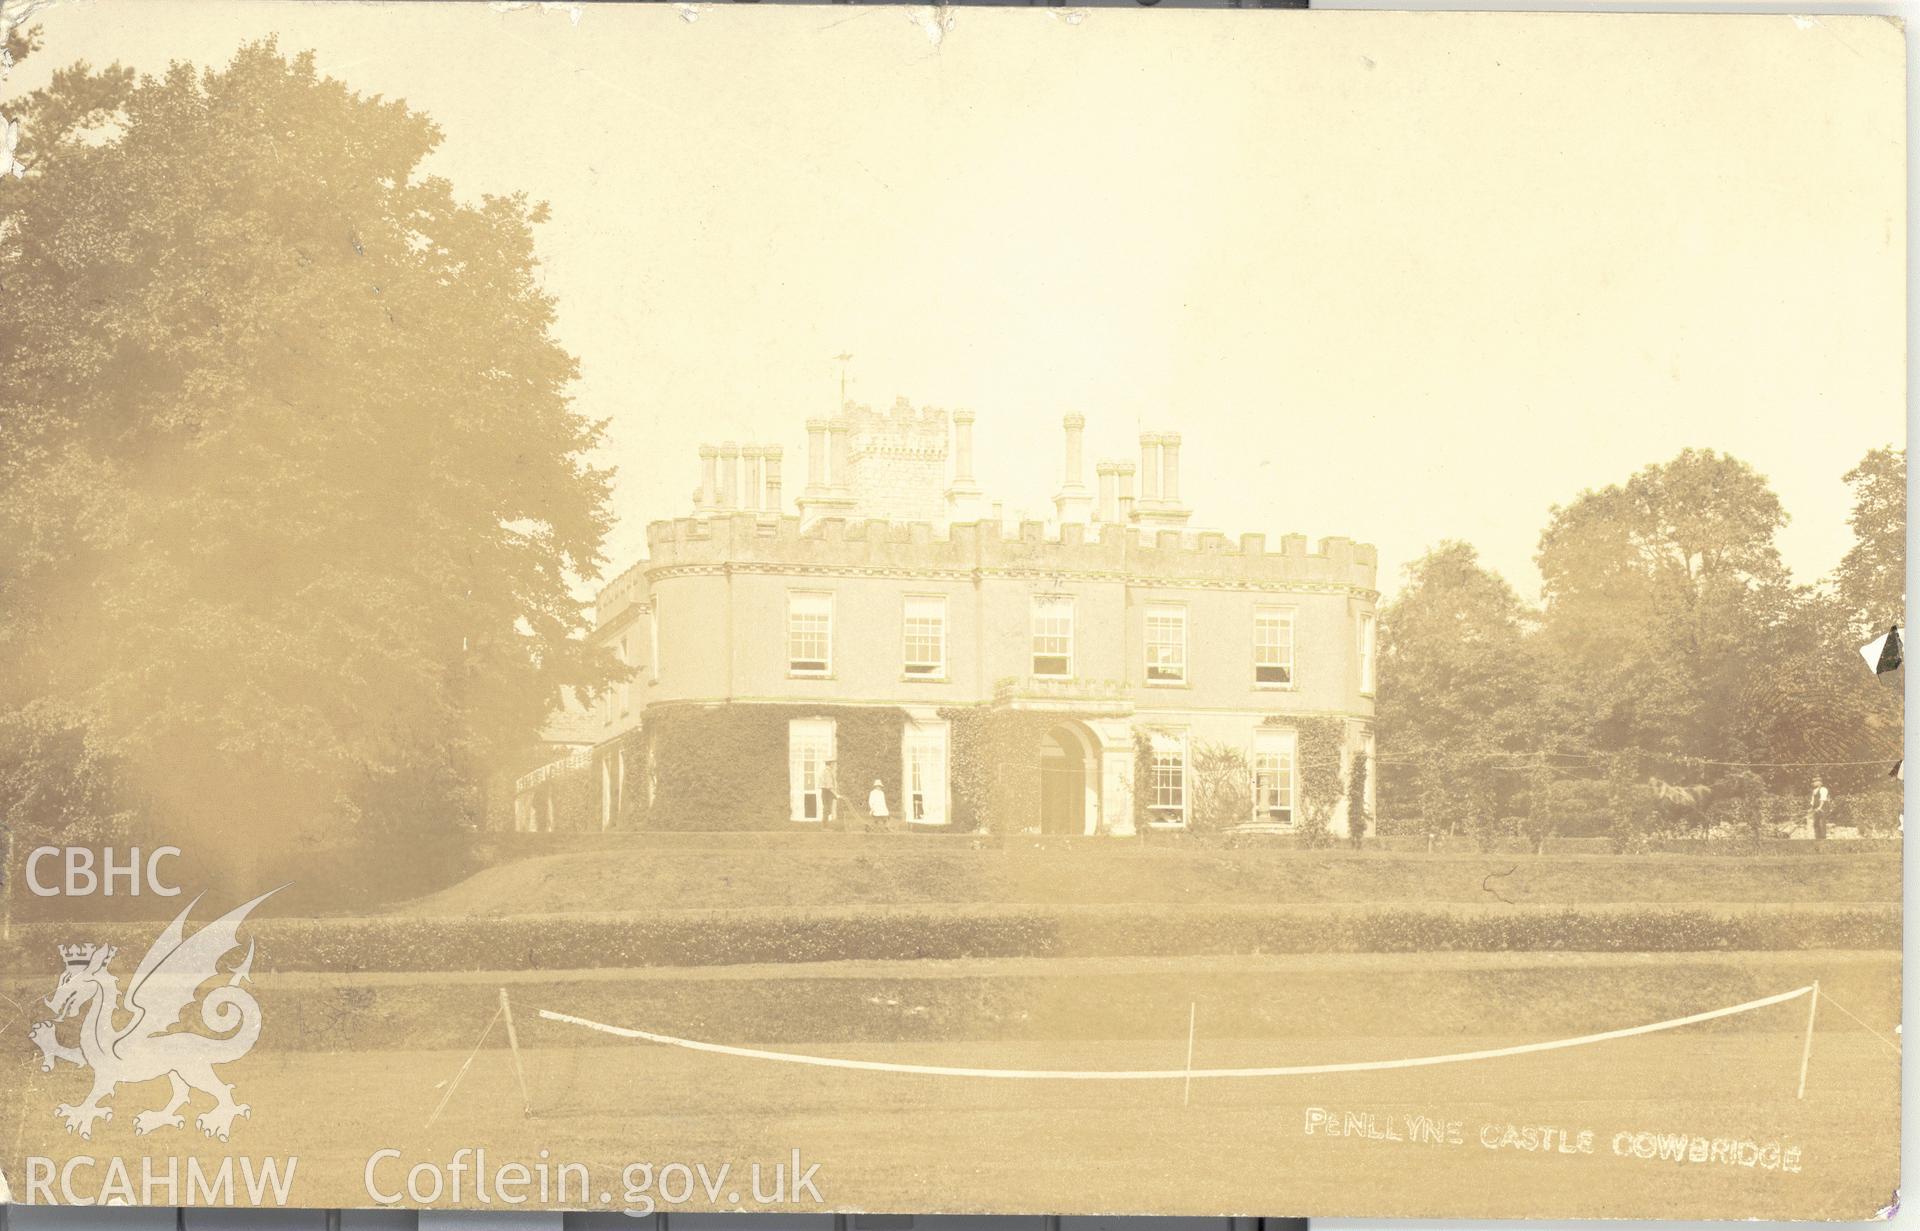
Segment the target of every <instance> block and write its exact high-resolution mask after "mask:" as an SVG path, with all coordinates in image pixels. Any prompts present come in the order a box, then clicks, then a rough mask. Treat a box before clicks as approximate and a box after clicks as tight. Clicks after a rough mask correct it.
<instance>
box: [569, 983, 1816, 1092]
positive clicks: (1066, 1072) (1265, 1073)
mask: <svg viewBox="0 0 1920 1231" xmlns="http://www.w3.org/2000/svg"><path fill="white" fill-rule="evenodd" d="M1812 990H1813V987H1812V985H1811V984H1809V985H1808V986H1806V987H1796V988H1794V989H1793V990H1792V991H1790V992H1781V993H1779V994H1778V995H1774V996H1766V997H1763V998H1761V999H1759V1000H1749V1001H1747V1002H1746V1003H1745V1004H1736V1005H1731V1006H1729V1007H1727V1008H1724V1009H1710V1010H1708V1011H1707V1012H1705V1013H1695V1014H1693V1015H1691V1016H1689V1017H1676V1018H1673V1019H1672V1020H1671V1021H1664V1022H1654V1023H1653V1024H1652V1025H1650V1026H1628V1027H1626V1028H1625V1029H1622V1030H1608V1031H1606V1032H1604V1033H1601V1034H1583V1035H1581V1036H1580V1037H1579V1038H1577V1039H1553V1040H1550V1041H1548V1042H1545V1043H1522V1044H1519V1045H1518V1046H1515V1047H1493V1048H1488V1049H1487V1050H1485V1051H1463V1052H1453V1053H1452V1054H1450V1055H1445V1056H1415V1057H1412V1058H1410V1059H1405V1060H1354V1061H1348V1062H1347V1063H1344V1064H1285V1065H1275V1066H1272V1067H1269V1068H1253V1069H1106V1070H1103V1069H976V1068H959V1067H954V1066H949V1065H944V1064H895V1063H892V1062H890V1061H885V1060H849V1059H845V1058H843V1057H840V1056H807V1055H801V1054H799V1053H797V1052H785V1051H762V1050H760V1049H759V1048H757V1047H731V1046H728V1045H727V1044H725V1043H703V1042H701V1041H700V1040H698V1039H681V1038H676V1037H674V1036H673V1035H670V1034H655V1033H653V1032H652V1031H649V1030H635V1029H633V1028H632V1027H630V1026H609V1025H607V1024H606V1023H605V1022H596V1021H591V1020H589V1019H587V1018H584V1017H575V1016H573V1015H572V1014H570V1013H555V1012H553V1011H552V1010H550V1009H542V1010H540V1016H542V1017H544V1018H546V1019H547V1020H548V1021H554V1022H566V1023H567V1024H569V1025H573V1026H585V1027H586V1028H587V1029H589V1030H597V1031H599V1032H600V1033H602V1034H611V1035H614V1036H616V1037H618V1038H623V1039H643V1040H645V1041H646V1042H649V1043H664V1044H666V1045H667V1046H669V1047H684V1048H687V1049H688V1050H690V1051H704V1052H713V1053H715V1054H716V1055H721V1056H742V1057H745V1058H746V1059H749V1060H780V1061H784V1062H786V1063H788V1064H811V1065H814V1066H816V1067H818V1068H823V1069H863V1070H865V1071H868V1072H873V1073H919V1074H921V1075H923V1076H927V1077H1010V1078H1022V1079H1025V1080H1028V1081H1171V1080H1176V1079H1185V1078H1188V1077H1306V1076H1311V1075H1313V1074H1316V1073H1361V1072H1368V1071H1371V1070H1375V1069H1415V1068H1421V1067H1423V1066H1425V1065H1430V1064H1459V1063H1461V1062H1462V1061H1466V1060H1495V1059H1498V1058H1499V1057H1501V1056H1519V1055H1524V1054H1525V1053H1527V1052H1536V1051H1554V1050H1556V1049H1558V1048H1562V1047H1582V1046H1585V1045H1586V1044H1588V1043H1604V1042H1606V1041H1607V1040H1608V1039H1624V1038H1628V1037H1630V1036H1632V1035H1636V1034H1651V1033H1653V1032H1654V1031H1656V1030H1673V1029H1677V1028H1678V1027H1681V1026H1691V1025H1693V1024H1694V1023H1695V1022H1704V1021H1711V1020H1712V1019H1714V1018H1716V1017H1731V1016H1732V1015H1733V1014H1735V1013H1746V1012H1748V1011H1750V1010H1753V1009H1764V1008H1766V1007H1767V1006H1768V1005H1775V1004H1783V1003H1785V1002H1786V1001H1789V1000H1793V999H1796V998H1798V997H1800V996H1804V995H1806V994H1807V993H1808V992H1811V991H1812Z"/></svg>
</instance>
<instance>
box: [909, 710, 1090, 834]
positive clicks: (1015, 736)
mask: <svg viewBox="0 0 1920 1231" xmlns="http://www.w3.org/2000/svg"><path fill="white" fill-rule="evenodd" d="M940 717H941V718H943V719H945V720H946V721H947V724H948V725H947V730H948V737H949V764H950V766H951V768H950V770H949V772H950V773H951V775H952V779H953V783H952V785H953V827H954V828H955V829H958V830H963V831H992V832H994V833H1019V832H1021V831H1022V830H1025V829H1030V828H1034V827H1036V826H1038V825H1039V823H1040V746H1041V742H1042V741H1044V740H1045V739H1046V738H1047V732H1048V731H1049V730H1050V729H1051V728H1053V727H1054V726H1056V725H1057V724H1058V723H1059V721H1060V717H1059V715H1057V714H1047V713H1042V712H1038V711H1030V710H995V709H985V708H981V707H978V706H949V707H946V708H944V709H942V710H940ZM1091 772H1094V773H1098V772H1099V770H1098V767H1091Z"/></svg>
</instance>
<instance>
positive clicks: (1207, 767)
mask: <svg viewBox="0 0 1920 1231" xmlns="http://www.w3.org/2000/svg"><path fill="white" fill-rule="evenodd" d="M1192 779H1193V781H1192V785H1191V790H1192V792H1193V800H1192V807H1191V811H1190V812H1189V815H1188V823H1189V824H1190V825H1191V826H1192V827H1193V828H1194V830H1195V831H1196V832H1199V833H1219V832H1221V831H1223V830H1227V829H1231V828H1233V827H1234V826H1236V825H1240V824H1242V823H1244V822H1245V821H1246V820H1247V818H1248V817H1249V816H1251V815H1252V814H1253V769H1252V766H1250V765H1249V764H1248V763H1247V756H1246V754H1245V753H1243V752H1241V751H1240V750H1239V749H1238V748H1235V747H1233V746H1232V745H1231V744H1222V743H1216V742H1213V741H1210V740H1203V741H1201V742H1199V743H1196V744H1195V745H1194V746H1193V774H1192Z"/></svg>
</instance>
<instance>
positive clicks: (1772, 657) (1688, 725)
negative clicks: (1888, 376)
mask: <svg viewBox="0 0 1920 1231" xmlns="http://www.w3.org/2000/svg"><path fill="white" fill-rule="evenodd" d="M1905 474H1906V462H1905V455H1904V454H1903V453H1901V452H1899V451H1897V450H1892V449H1875V450H1872V451H1871V452H1869V453H1868V454H1867V455H1866V457H1865V458H1864V459H1863V460H1862V462H1861V463H1860V465H1859V466H1857V467H1855V468H1854V469H1853V470H1852V471H1850V472H1848V474H1847V476H1846V481H1847V482H1848V483H1849V484H1851V485H1852V486H1853V489H1854V494H1855V508H1854V514H1853V519H1852V523H1853V530H1854V536H1855V543H1854V546H1853V548H1852V549H1851V550H1850V551H1849V552H1848V553H1847V555H1846V557H1845V559H1844V560H1842V561H1841V563H1840V567H1839V569H1838V570H1837V571H1836V573H1835V576H1834V578H1833V584H1832V585H1831V586H1830V587H1816V586H1796V585H1795V584H1793V582H1792V580H1791V578H1790V577H1789V575H1788V572H1787V570H1786V567H1785V565H1784V564H1783V563H1782V561H1781V558H1780V554H1779V551H1778V548H1777V546H1776V542H1775V536H1776V535H1777V533H1778V531H1779V530H1780V529H1781V527H1783V526H1784V525H1785V524H1786V521H1787V515H1786V511H1785V509H1784V508H1783V507H1782V506H1781V503H1780V501H1779V498H1778V497H1777V496H1776V495H1775V494H1774V493H1773V491H1772V489H1771V488H1770V487H1769V485H1768V484H1767V482H1766V480H1765V479H1764V478H1762V477H1761V476H1760V475H1759V474H1758V473H1756V472H1755V471H1754V470H1753V468H1752V467H1750V466H1748V465H1747V464H1746V463H1745V462H1742V461H1740V460H1739V459H1737V458H1733V457H1729V456H1726V455H1725V454H1721V453H1716V452H1714V451H1712V450H1695V449H1688V450H1684V451H1682V452H1681V453H1680V454H1679V455H1677V456H1676V457H1674V458H1672V459H1671V460H1669V461H1667V462H1663V463H1658V464H1655V465H1650V466H1647V467H1645V468H1644V469H1642V470H1641V471H1639V472H1638V473H1636V474H1634V475H1632V476H1630V477H1629V478H1628V479H1627V480H1626V481H1625V482H1624V483H1621V484H1616V485H1613V486H1609V487H1605V488H1601V489H1598V490H1592V491H1587V492H1583V493H1581V494H1580V495H1579V496H1578V497H1576V498H1575V499H1574V500H1572V501H1571V502H1569V503H1568V504H1566V505H1564V506H1558V507H1556V508H1554V509H1553V510H1552V511H1551V514H1550V516H1549V519H1548V523H1547V525H1546V527H1545V528H1544V530H1543V532H1542V534H1541V538H1540V548H1539V554H1538V556H1537V559H1538V562H1539V565H1540V572H1541V576H1542V581H1543V587H1542V597H1543V600H1544V602H1543V605H1542V607H1541V609H1540V610H1538V611H1537V612H1536V611H1533V610H1530V609H1529V608H1528V607H1527V606H1526V605H1525V604H1523V603H1522V602H1521V601H1520V600H1519V599H1518V597H1517V596H1515V595H1514V593H1513V592H1512V590H1511V589H1510V588H1509V587H1508V586H1507V585H1506V583H1505V582H1503V581H1502V580H1501V579H1500V578H1499V577H1497V576H1495V575H1494V574H1492V573H1491V572H1489V571H1488V570H1486V569H1484V568H1482V567H1481V566H1480V565H1479V563H1478V561H1477V559H1476V558H1475V555H1474V551H1473V549H1472V548H1471V547H1469V546H1467V545H1465V544H1461V543H1444V544H1442V545H1440V546H1439V547H1437V548H1435V549H1434V550H1432V551H1431V552H1429V553H1428V554H1427V555H1426V556H1424V557H1422V558H1421V559H1419V560H1417V561H1415V562H1414V563H1413V564H1412V565H1410V566H1409V567H1408V573H1407V578H1408V580H1407V585H1406V587H1405V588H1404V589H1403V590H1402V591H1401V593H1400V595H1399V596H1398V597H1397V598H1396V599H1395V600H1394V601H1393V602H1392V603H1390V604H1388V605H1387V606H1386V607H1385V608H1383V609H1382V612H1381V642H1382V648H1381V679H1380V694H1379V708H1378V715H1377V722H1378V728H1379V733H1380V746H1381V748H1382V750H1383V752H1384V753H1385V754H1386V756H1387V757H1388V758H1389V762H1388V764H1386V765H1385V766H1383V768H1382V772H1381V791H1382V795H1383V804H1382V809H1383V815H1388V816H1391V815H1392V813H1393V812H1394V811H1395V810H1400V811H1404V812H1409V813H1416V812H1417V813H1418V814H1419V815H1420V816H1421V818H1422V821H1423V824H1424V826H1425V828H1427V829H1429V830H1434V831H1440V832H1467V833H1474V834H1479V835H1484V834H1486V833H1489V832H1491V831H1490V830H1489V829H1488V827H1489V826H1493V827H1494V828H1500V827H1501V825H1502V823H1501V822H1496V821H1494V820H1493V818H1494V817H1499V816H1511V817H1514V818H1517V819H1518V820H1519V821H1520V823H1521V824H1522V826H1523V827H1524V828H1525V830H1526V831H1527V833H1528V835H1529V837H1531V838H1532V839H1533V840H1534V841H1535V842H1536V843H1537V842H1538V841H1539V840H1540V839H1542V838H1544V837H1545V836H1547V835H1548V834H1550V833H1552V832H1562V831H1566V830H1570V829H1571V830H1577V831H1580V832H1595V831H1596V824H1595V820H1594V818H1593V816H1592V812H1593V805H1594V804H1599V805H1600V806H1601V807H1603V808H1604V814H1605V818H1606V823H1605V826H1604V832H1607V833H1609V834H1611V835H1612V836H1613V837H1614V838H1615V839H1616V841H1617V842H1618V843H1619V844H1620V845H1622V846H1623V847H1628V848H1632V847H1637V846H1641V845H1644V843H1645V842H1646V841H1647V840H1648V839H1649V838H1650V837H1652V836H1656V835H1657V834H1658V833H1662V832H1665V831H1666V830H1667V829H1672V828H1681V829H1688V830H1690V831H1692V830H1704V829H1705V827H1706V826H1707V825H1708V824H1709V823H1710V821H1712V820H1713V819H1714V818H1716V817H1720V818H1727V823H1728V824H1729V825H1730V826H1734V827H1744V828H1746V829H1748V830H1750V831H1753V832H1758V831H1759V830H1761V829H1765V828H1766V827H1767V826H1768V825H1769V824H1770V823H1771V822H1770V821H1769V820H1767V819H1765V818H1771V817H1774V816H1775V815H1776V814H1778V813H1780V811H1781V808H1780V806H1779V804H1778V803H1777V800H1776V797H1779V796H1787V797H1791V796H1794V795H1797V794H1803V793H1804V791H1805V789H1806V784H1807V782H1808V780H1809V778H1810V777H1811V775H1812V774H1813V773H1815V772H1822V771H1824V773H1823V776H1824V777H1825V779H1826V782H1827V784H1828V785H1829V786H1830V787H1834V788H1835V789H1837V790H1842V791H1845V792H1849V793H1870V792H1872V791H1874V790H1876V789H1878V790H1881V791H1885V790H1886V789H1887V787H1886V785H1885V781H1884V780H1885V776H1886V774H1887V772H1888V771H1889V770H1890V768H1891V767H1892V764H1893V762H1894V760H1895V759H1896V758H1898V756H1899V755H1900V751H1899V749H1900V736H1901V715H1900V710H1899V700H1898V690H1897V688H1893V687H1888V686H1886V685H1885V684H1884V683H1883V682H1882V681H1877V680H1875V679H1874V677H1873V676H1872V674H1871V673H1870V672H1867V671H1865V670H1863V669H1862V663H1861V661H1860V658H1859V655H1858V653H1857V652H1856V647H1857V645H1858V644H1859V641H1860V639H1861V638H1862V636H1863V634H1867V633H1871V632H1875V631H1885V625H1886V624H1888V623H1890V622H1891V620H1892V618H1893V616H1891V615H1889V614H1888V613H1889V612H1891V613H1895V614H1897V613H1898V611H1899V609H1900V608H1899V604H1900V601H1901V595H1902V593H1903V591H1904V585H1905V482H1906V479H1905ZM1654 778H1659V779H1660V780H1661V781H1663V782H1665V783H1667V784H1668V785H1669V786H1670V787H1672V788H1676V789H1677V790H1678V791H1679V792H1681V793H1682V794H1685V793H1687V792H1691V791H1694V790H1695V789H1696V788H1700V787H1710V788H1711V789H1710V790H1709V791H1708V792H1706V793H1705V794H1703V795H1701V798H1702V799H1707V798H1714V799H1722V798H1724V800H1725V802H1724V803H1720V804H1717V805H1716V806H1715V807H1713V808H1707V807H1704V806H1702V807H1697V808H1691V809H1688V808H1674V807H1671V806H1670V807H1666V808H1662V807H1661V806H1659V800H1658V798H1657V795H1658V792H1657V791H1655V790H1653V789H1651V788H1650V782H1651V780H1652V779H1654ZM1580 784H1584V788H1583V789H1574V788H1575V787H1576V786H1578V785H1580ZM1756 784H1757V785H1756ZM1715 792H1718V794H1715ZM1589 799H1591V801H1592V802H1588V801H1589ZM1397 819H1398V818H1396V820H1397Z"/></svg>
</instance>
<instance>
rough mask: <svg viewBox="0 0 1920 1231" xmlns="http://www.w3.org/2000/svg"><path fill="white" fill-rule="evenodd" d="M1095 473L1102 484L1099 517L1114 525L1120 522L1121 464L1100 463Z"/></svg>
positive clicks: (1095, 468) (1095, 467)
mask: <svg viewBox="0 0 1920 1231" xmlns="http://www.w3.org/2000/svg"><path fill="white" fill-rule="evenodd" d="M1093 473H1094V474H1095V475H1096V476H1097V477H1098V479H1099V483H1100V505H1099V510H1100V513H1099V516H1100V520H1101V521H1102V522H1105V523H1108V524H1112V523H1114V522H1117V521H1119V520H1120V463H1118V462H1099V463H1097V464H1095V466H1094V468H1093Z"/></svg>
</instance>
